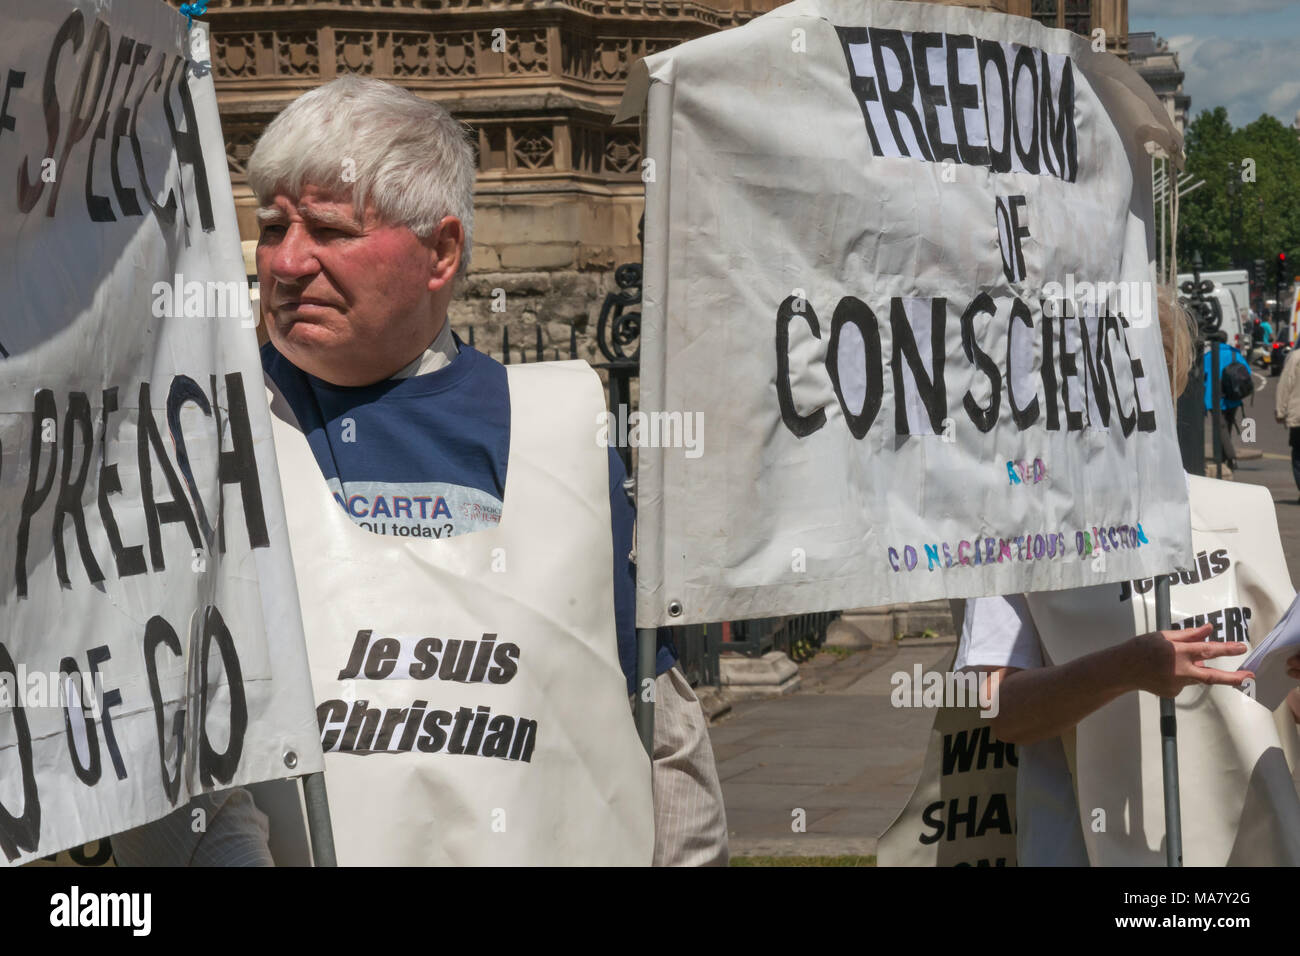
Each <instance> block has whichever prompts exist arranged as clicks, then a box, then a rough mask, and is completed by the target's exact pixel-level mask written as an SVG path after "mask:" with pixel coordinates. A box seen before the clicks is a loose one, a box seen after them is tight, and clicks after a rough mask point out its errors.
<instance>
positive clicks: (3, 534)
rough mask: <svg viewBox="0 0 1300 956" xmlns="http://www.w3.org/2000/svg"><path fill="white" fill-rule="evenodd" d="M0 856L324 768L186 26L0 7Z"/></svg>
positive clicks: (93, 6) (198, 68)
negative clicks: (201, 795) (204, 795)
mask: <svg viewBox="0 0 1300 956" xmlns="http://www.w3.org/2000/svg"><path fill="white" fill-rule="evenodd" d="M0 25H3V29H2V30H0V84H2V86H0V104H2V105H3V109H2V110H0V173H2V174H0V183H3V184H5V185H4V186H3V187H0V862H3V863H5V864H18V863H24V862H27V861H29V860H31V859H33V858H34V857H37V856H42V855H46V854H50V853H54V852H56V851H59V850H62V849H65V848H67V847H72V846H77V845H80V844H83V843H86V842H87V841H92V840H95V839H97V838H99V837H103V836H106V835H108V834H111V833H116V832H119V831H121V830H123V829H126V828H129V827H133V826H136V825H139V824H141V823H144V822H146V821H148V820H152V819H156V818H158V817H161V816H163V815H165V814H167V813H169V812H171V811H172V810H173V809H175V808H177V807H179V806H182V805H183V804H185V803H186V802H187V800H188V799H189V797H190V795H192V794H193V793H196V792H199V791H210V790H219V789H225V788H227V787H231V786H235V785H241V784H245V783H249V782H252V781H259V780H266V779H271V778H275V777H283V776H288V775H290V774H301V773H304V772H310V771H314V770H319V769H320V768H321V752H320V743H319V735H318V733H317V730H316V719H315V707H314V704H313V701H312V696H311V684H310V677H309V672H308V668H307V661H306V652H305V648H304V642H303V635H302V621H301V618H300V615H299V610H298V604H297V597H296V588H295V585H294V578H293V568H292V564H291V562H290V555H289V544H288V539H287V536H286V533H285V524H284V508H283V504H282V502H281V500H280V491H279V481H278V480H277V478H276V470H275V458H274V455H273V452H272V445H271V438H270V421H269V417H268V413H267V409H266V403H265V401H264V398H263V395H264V393H263V387H262V372H261V367H260V364H259V361H258V356H257V344H256V337H255V334H254V331H253V326H254V324H255V323H254V317H253V314H252V312H251V309H250V307H249V303H248V297H247V293H248V290H247V288H246V284H245V282H244V270H243V264H242V258H241V255H240V248H239V235H238V231H237V229H236V225H235V216H234V203H233V200H232V198H231V192H230V180H229V176H228V173H227V169H226V157H225V148H224V144H223V140H222V136H221V129H220V125H219V122H218V118H217V104H216V95H215V92H214V90H213V85H212V77H211V75H210V65H209V61H208V60H209V58H208V52H207V32H206V28H205V27H204V26H203V25H202V24H195V25H194V27H193V29H192V30H191V31H190V32H189V33H188V34H187V31H186V23H185V18H184V17H182V16H180V15H179V14H177V13H176V11H175V10H173V9H170V8H169V7H167V6H166V5H165V4H163V3H159V2H157V0H115V2H113V3H112V4H105V3H95V2H91V0H84V2H70V0H5V4H4V9H3V11H2V12H0Z"/></svg>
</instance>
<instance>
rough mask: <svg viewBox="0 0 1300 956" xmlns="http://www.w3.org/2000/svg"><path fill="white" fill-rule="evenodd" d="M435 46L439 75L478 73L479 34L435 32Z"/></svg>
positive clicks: (471, 74)
mask: <svg viewBox="0 0 1300 956" xmlns="http://www.w3.org/2000/svg"><path fill="white" fill-rule="evenodd" d="M489 42H490V41H489ZM433 46H434V72H435V73H436V74H437V75H438V76H474V75H476V74H477V73H478V37H477V34H474V33H439V34H435V35H434V38H433Z"/></svg>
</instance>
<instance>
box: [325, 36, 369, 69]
mask: <svg viewBox="0 0 1300 956" xmlns="http://www.w3.org/2000/svg"><path fill="white" fill-rule="evenodd" d="M334 62H335V64H336V69H337V70H338V71H339V73H340V74H342V73H360V74H362V75H364V76H369V75H370V74H371V73H373V72H374V71H375V35H374V34H373V33H371V32H369V31H368V30H366V31H362V30H338V31H336V32H335V33H334Z"/></svg>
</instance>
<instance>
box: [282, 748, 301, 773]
mask: <svg viewBox="0 0 1300 956" xmlns="http://www.w3.org/2000/svg"><path fill="white" fill-rule="evenodd" d="M284 765H285V766H286V767H288V768H289V769H290V770H292V769H293V768H294V767H296V766H298V755H297V754H296V753H294V752H293V751H292V750H286V751H285V752H284Z"/></svg>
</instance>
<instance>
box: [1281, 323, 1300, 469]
mask: <svg viewBox="0 0 1300 956" xmlns="http://www.w3.org/2000/svg"><path fill="white" fill-rule="evenodd" d="M1276 403H1277V408H1276V416H1277V420H1278V424H1281V425H1285V426H1286V427H1287V430H1288V431H1289V432H1290V442H1291V476H1292V477H1293V478H1294V479H1295V483H1296V488H1297V489H1298V490H1300V349H1292V351H1291V354H1289V355H1288V356H1287V357H1286V364H1285V365H1283V366H1282V377H1281V378H1280V379H1278V383H1277V399H1276Z"/></svg>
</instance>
